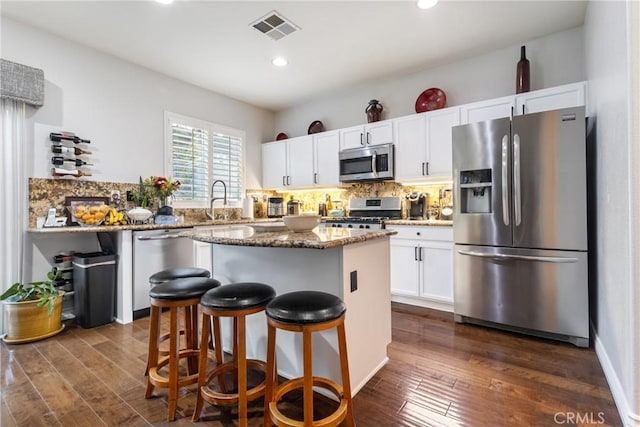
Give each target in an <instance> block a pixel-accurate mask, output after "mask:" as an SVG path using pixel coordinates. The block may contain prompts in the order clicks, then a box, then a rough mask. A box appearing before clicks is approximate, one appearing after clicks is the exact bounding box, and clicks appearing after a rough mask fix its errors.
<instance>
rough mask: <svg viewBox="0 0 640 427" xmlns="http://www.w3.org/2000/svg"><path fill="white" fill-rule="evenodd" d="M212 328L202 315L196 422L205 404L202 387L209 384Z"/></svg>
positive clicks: (206, 318)
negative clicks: (208, 369)
mask: <svg viewBox="0 0 640 427" xmlns="http://www.w3.org/2000/svg"><path fill="white" fill-rule="evenodd" d="M210 327H211V322H210V320H209V316H208V315H206V314H205V313H202V338H201V340H200V363H199V367H198V390H197V392H196V407H195V409H194V411H193V417H191V420H192V421H194V422H195V421H198V420H199V419H200V413H201V412H202V405H203V404H204V399H203V398H202V394H201V391H200V390H202V387H204V385H205V383H206V382H207V353H208V351H209V350H208V347H207V341H209V329H210ZM214 333H215V331H214ZM216 357H217V356H216Z"/></svg>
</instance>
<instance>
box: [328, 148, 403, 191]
mask: <svg viewBox="0 0 640 427" xmlns="http://www.w3.org/2000/svg"><path fill="white" fill-rule="evenodd" d="M392 179H393V144H384V145H374V146H371V147H362V148H353V149H351V150H344V151H341V152H340V181H342V182H357V181H377V180H392Z"/></svg>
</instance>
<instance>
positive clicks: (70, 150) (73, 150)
mask: <svg viewBox="0 0 640 427" xmlns="http://www.w3.org/2000/svg"><path fill="white" fill-rule="evenodd" d="M51 151H52V152H54V153H57V154H75V155H76V156H77V155H79V154H91V151H87V150H83V149H82V148H77V147H65V146H64V145H52V146H51Z"/></svg>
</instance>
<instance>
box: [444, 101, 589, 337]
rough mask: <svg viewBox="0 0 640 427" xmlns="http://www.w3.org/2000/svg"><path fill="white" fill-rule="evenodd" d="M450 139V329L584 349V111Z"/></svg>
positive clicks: (502, 122)
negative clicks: (457, 325)
mask: <svg viewBox="0 0 640 427" xmlns="http://www.w3.org/2000/svg"><path fill="white" fill-rule="evenodd" d="M452 132H453V175H454V179H453V181H454V182H453V184H454V194H453V196H454V215H453V235H454V241H455V250H454V314H455V319H456V321H458V322H472V323H479V324H483V325H487V326H495V327H499V328H504V329H508V330H513V331H516V332H523V333H528V334H533V335H538V336H543V337H547V338H552V339H559V340H563V341H569V342H572V343H574V344H575V345H577V346H581V347H586V346H588V345H589V302H588V275H587V184H586V182H587V180H586V173H587V172H586V139H585V113H584V108H583V107H579V108H569V109H563V110H555V111H547V112H542V113H535V114H527V115H523V116H516V117H513V118H512V119H509V118H504V119H497V120H491V121H486V122H480V123H472V124H468V125H462V126H456V127H454V128H453V131H452Z"/></svg>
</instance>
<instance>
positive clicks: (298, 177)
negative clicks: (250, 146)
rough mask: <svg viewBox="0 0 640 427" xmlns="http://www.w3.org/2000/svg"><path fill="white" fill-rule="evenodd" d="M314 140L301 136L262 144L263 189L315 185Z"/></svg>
mask: <svg viewBox="0 0 640 427" xmlns="http://www.w3.org/2000/svg"><path fill="white" fill-rule="evenodd" d="M313 162H314V159H313V138H312V137H311V136H301V137H298V138H291V139H286V140H282V141H275V142H269V143H266V144H262V187H263V188H289V187H309V186H311V185H313V178H314V175H313Z"/></svg>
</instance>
